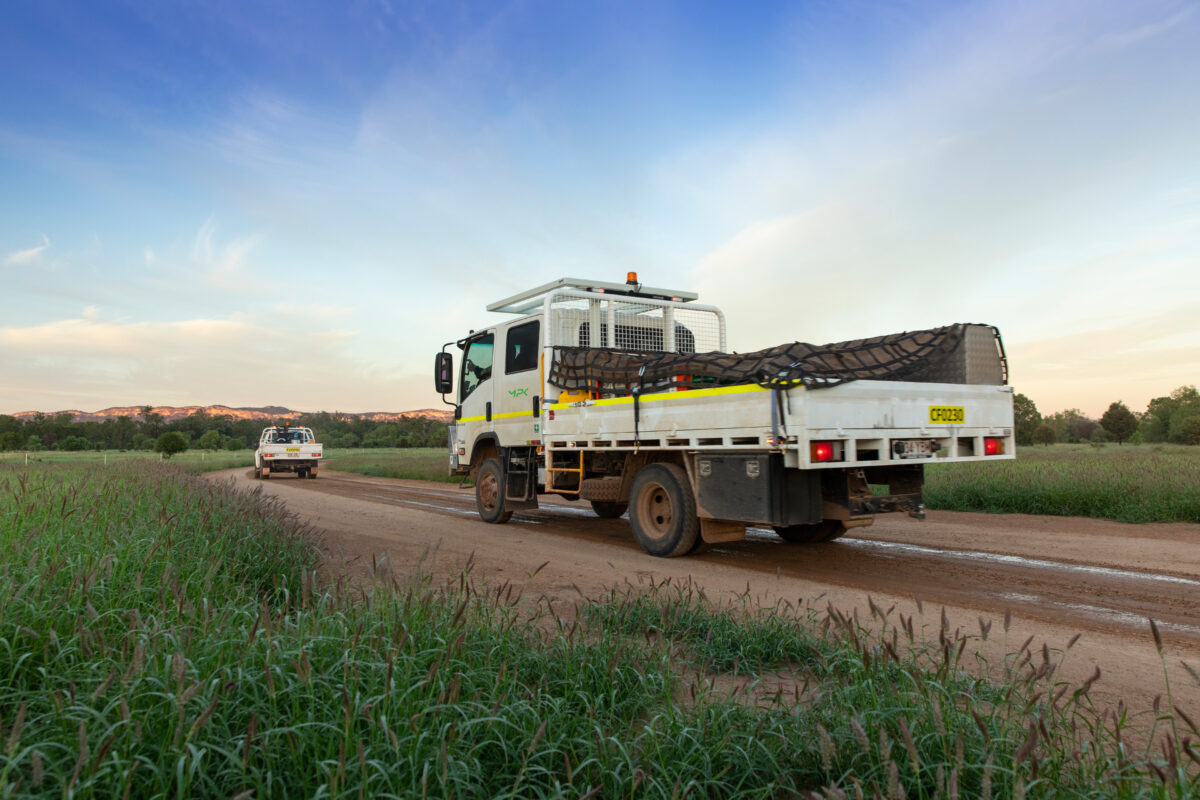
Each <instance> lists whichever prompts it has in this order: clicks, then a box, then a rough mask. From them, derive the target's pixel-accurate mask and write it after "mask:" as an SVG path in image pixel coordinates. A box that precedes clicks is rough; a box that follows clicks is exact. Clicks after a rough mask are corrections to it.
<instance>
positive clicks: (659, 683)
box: [0, 464, 1200, 798]
mask: <svg viewBox="0 0 1200 800" xmlns="http://www.w3.org/2000/svg"><path fill="white" fill-rule="evenodd" d="M310 539H311V533H310V532H308V531H306V530H304V529H302V528H300V527H298V526H297V525H296V524H295V522H294V520H292V519H290V518H289V517H288V516H287V515H286V513H285V512H284V510H283V509H282V508H281V507H280V506H278V505H276V504H275V503H274V501H272V500H271V499H270V498H268V497H266V496H263V495H261V494H260V493H258V492H249V493H247V492H238V491H234V490H233V489H232V488H231V487H230V486H228V485H221V486H213V485H210V484H207V483H205V482H203V481H200V480H198V479H195V478H192V477H189V476H187V475H185V474H184V473H182V472H181V471H180V470H179V469H177V468H175V467H172V466H170V465H157V464H140V465H135V464H130V465H125V466H119V467H116V468H113V469H110V470H107V471H98V470H94V469H89V468H86V467H83V466H75V467H67V466H37V467H34V468H23V467H22V468H15V467H4V466H0V746H2V747H3V752H2V755H0V796H4V797H38V796H44V795H47V794H55V795H59V796H64V797H105V798H107V797H168V796H171V797H188V796H191V797H223V798H227V797H240V798H247V797H257V798H262V797H406V798H407V797H512V798H516V797H623V796H630V797H632V796H636V797H664V798H665V797H683V796H692V797H714V798H717V797H719V798H725V797H760V798H774V797H796V796H802V793H804V792H808V791H810V790H823V793H824V794H825V795H826V796H829V797H843V796H850V797H854V796H858V795H859V794H860V793H861V794H863V796H872V795H878V796H887V797H899V796H908V797H935V796H938V797H942V798H950V797H971V796H976V797H984V796H988V797H996V798H1010V797H1018V796H1056V797H1130V798H1133V797H1195V796H1197V783H1196V778H1195V769H1194V766H1193V764H1192V760H1194V759H1196V758H1200V756H1195V755H1194V754H1193V753H1192V751H1191V750H1190V749H1188V745H1187V744H1186V743H1184V742H1182V741H1181V740H1180V738H1179V735H1178V734H1179V733H1182V734H1187V731H1188V728H1187V725H1188V724H1190V723H1188V722H1187V721H1186V720H1184V719H1183V718H1182V717H1180V718H1179V719H1178V720H1176V719H1174V717H1173V716H1171V715H1170V714H1169V713H1168V712H1169V709H1164V710H1163V714H1162V715H1161V716H1162V719H1161V720H1151V721H1150V722H1149V724H1163V723H1167V722H1170V723H1171V724H1173V725H1175V726H1176V728H1177V730H1178V733H1177V731H1176V730H1172V731H1171V733H1170V737H1169V738H1167V737H1164V736H1159V737H1157V738H1155V737H1153V736H1151V737H1147V738H1150V739H1154V740H1155V741H1159V742H1162V743H1163V746H1164V748H1165V749H1163V750H1162V751H1161V752H1159V751H1153V750H1147V751H1139V752H1131V751H1130V748H1129V747H1127V746H1124V747H1123V746H1122V744H1121V742H1122V741H1123V739H1122V737H1123V736H1126V738H1127V732H1128V730H1129V726H1130V724H1131V723H1130V721H1129V720H1127V719H1125V718H1124V717H1123V716H1120V715H1116V716H1107V715H1105V714H1104V713H1102V712H1099V711H1097V710H1096V709H1093V708H1092V707H1091V705H1090V702H1089V700H1088V688H1089V686H1082V687H1080V686H1075V687H1073V686H1070V685H1067V684H1063V683H1061V682H1060V681H1059V680H1058V679H1057V678H1056V670H1057V665H1058V663H1059V660H1060V658H1061V656H1060V654H1057V653H1053V652H1051V651H1049V650H1044V649H1043V650H1041V651H1037V650H1030V649H1029V648H1028V646H1026V647H1023V648H1021V649H1020V650H1019V651H1018V652H1017V653H1015V654H1014V655H1012V656H1011V657H1009V658H1008V659H1006V660H1005V662H1004V663H1003V664H1002V665H998V668H997V669H996V670H995V671H994V673H995V678H996V680H997V682H996V683H992V682H989V681H987V680H984V679H983V678H982V677H980V676H979V675H978V673H979V670H968V669H966V668H965V666H966V664H965V663H964V658H965V657H966V658H969V653H971V652H973V650H972V642H973V637H968V636H965V635H963V634H962V633H960V632H958V631H954V632H951V631H950V630H949V629H948V628H947V627H946V626H944V625H943V626H941V628H940V629H939V634H938V640H937V641H936V642H932V643H930V644H928V645H926V644H923V639H922V638H921V636H919V635H917V634H918V633H919V631H920V625H921V621H920V620H916V621H914V620H913V619H911V618H905V617H900V616H898V615H894V614H893V613H892V612H890V611H885V610H882V609H878V608H875V607H874V606H873V605H872V607H871V613H872V619H870V620H868V621H866V622H865V624H859V623H858V622H857V621H856V619H855V618H854V617H849V618H848V617H846V616H844V615H842V614H840V613H838V612H837V611H835V610H833V609H830V608H827V609H824V610H818V609H814V608H807V607H806V608H800V609H797V608H788V607H784V608H767V609H762V608H757V607H755V606H754V604H752V603H750V602H746V603H744V604H743V605H741V606H738V607H735V608H732V609H731V608H718V607H716V606H714V605H713V604H711V603H708V602H707V601H705V600H704V599H703V598H702V597H701V596H700V595H699V594H698V593H697V592H695V591H693V590H692V589H691V588H689V587H676V586H673V585H671V584H662V585H658V586H655V587H652V588H651V589H650V590H649V591H648V592H640V591H638V592H635V591H633V590H628V591H623V592H613V593H612V594H610V595H608V596H606V597H603V598H600V599H599V600H598V601H596V602H595V603H593V604H584V605H581V606H579V607H577V608H575V609H573V610H572V609H566V608H562V607H560V606H559V605H557V604H555V603H552V602H551V601H549V600H547V599H545V598H542V599H540V600H537V601H534V600H533V599H532V598H530V599H529V600H523V599H522V598H521V597H520V596H519V593H518V592H515V591H514V590H513V587H512V586H511V585H508V584H504V585H500V586H492V587H488V586H482V585H477V584H475V583H474V582H473V581H472V580H471V579H470V576H469V573H464V575H463V576H461V577H459V578H458V579H456V580H453V581H451V582H449V583H446V584H445V585H438V586H434V585H433V584H431V583H430V581H428V580H414V581H411V582H401V583H397V582H395V581H394V580H393V581H389V582H387V585H384V584H380V585H378V586H375V587H374V588H373V590H371V591H368V590H366V589H361V588H354V587H350V586H347V585H345V584H342V583H340V582H336V581H331V580H326V581H325V582H322V581H321V580H320V579H319V578H318V573H317V572H316V571H315V568H316V567H317V565H318V557H317V552H316V550H315V548H314V547H313V544H312V542H311V541H310ZM385 574H386V572H383V571H381V572H380V575H381V576H383V575H385ZM985 634H986V631H981V634H980V635H985ZM964 654H968V655H967V656H964ZM772 673H774V674H775V677H774V678H772V677H771V675H772ZM723 676H742V677H744V678H747V679H748V680H749V683H747V684H744V685H743V686H742V688H741V689H738V690H737V691H730V690H729V689H724V688H721V682H720V679H721V678H722V677H723ZM779 676H783V677H779ZM785 683H793V684H795V689H794V690H793V691H791V692H787V693H785V692H783V691H782V687H783V685H784V684H785ZM826 787H827V788H826ZM900 787H904V788H903V794H901V788H900Z"/></svg>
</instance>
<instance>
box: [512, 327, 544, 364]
mask: <svg viewBox="0 0 1200 800" xmlns="http://www.w3.org/2000/svg"><path fill="white" fill-rule="evenodd" d="M540 328H541V326H540V325H539V324H538V322H537V320H534V321H533V322H527V323H525V324H524V325H518V326H517V327H515V328H509V330H508V337H507V338H506V339H505V346H504V374H506V375H511V374H513V373H514V372H525V371H526V370H530V369H537V365H538V330H539V329H540Z"/></svg>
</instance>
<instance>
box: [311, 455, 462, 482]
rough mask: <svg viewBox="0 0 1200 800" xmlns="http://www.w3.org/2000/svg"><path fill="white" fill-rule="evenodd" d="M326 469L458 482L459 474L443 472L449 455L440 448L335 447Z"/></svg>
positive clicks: (384, 476) (459, 479) (381, 476)
mask: <svg viewBox="0 0 1200 800" xmlns="http://www.w3.org/2000/svg"><path fill="white" fill-rule="evenodd" d="M326 460H327V461H328V462H329V468H330V469H338V470H342V471H343V472H355V473H358V474H359V475H373V476H374V477H376V478H404V479H407V480H417V481H438V482H440V483H458V482H460V481H461V480H462V477H461V476H459V477H450V476H449V475H447V474H446V472H447V470H448V464H449V456H447V455H446V449H445V448H444V447H409V448H376V449H363V450H337V451H331V452H330V453H329V458H327V459H326Z"/></svg>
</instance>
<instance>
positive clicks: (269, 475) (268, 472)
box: [262, 467, 271, 481]
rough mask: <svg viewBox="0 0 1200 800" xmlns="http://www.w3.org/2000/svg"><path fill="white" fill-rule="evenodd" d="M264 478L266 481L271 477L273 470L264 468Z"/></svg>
mask: <svg viewBox="0 0 1200 800" xmlns="http://www.w3.org/2000/svg"><path fill="white" fill-rule="evenodd" d="M262 476H263V480H264V481H265V480H266V479H267V478H269V477H271V468H270V467H263V468H262Z"/></svg>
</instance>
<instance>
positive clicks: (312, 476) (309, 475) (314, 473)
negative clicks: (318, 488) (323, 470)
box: [304, 469, 317, 481]
mask: <svg viewBox="0 0 1200 800" xmlns="http://www.w3.org/2000/svg"><path fill="white" fill-rule="evenodd" d="M304 477H306V478H308V479H309V480H310V481H315V480H316V479H317V471H316V470H315V469H310V470H308V472H306V473H305V475H304Z"/></svg>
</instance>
